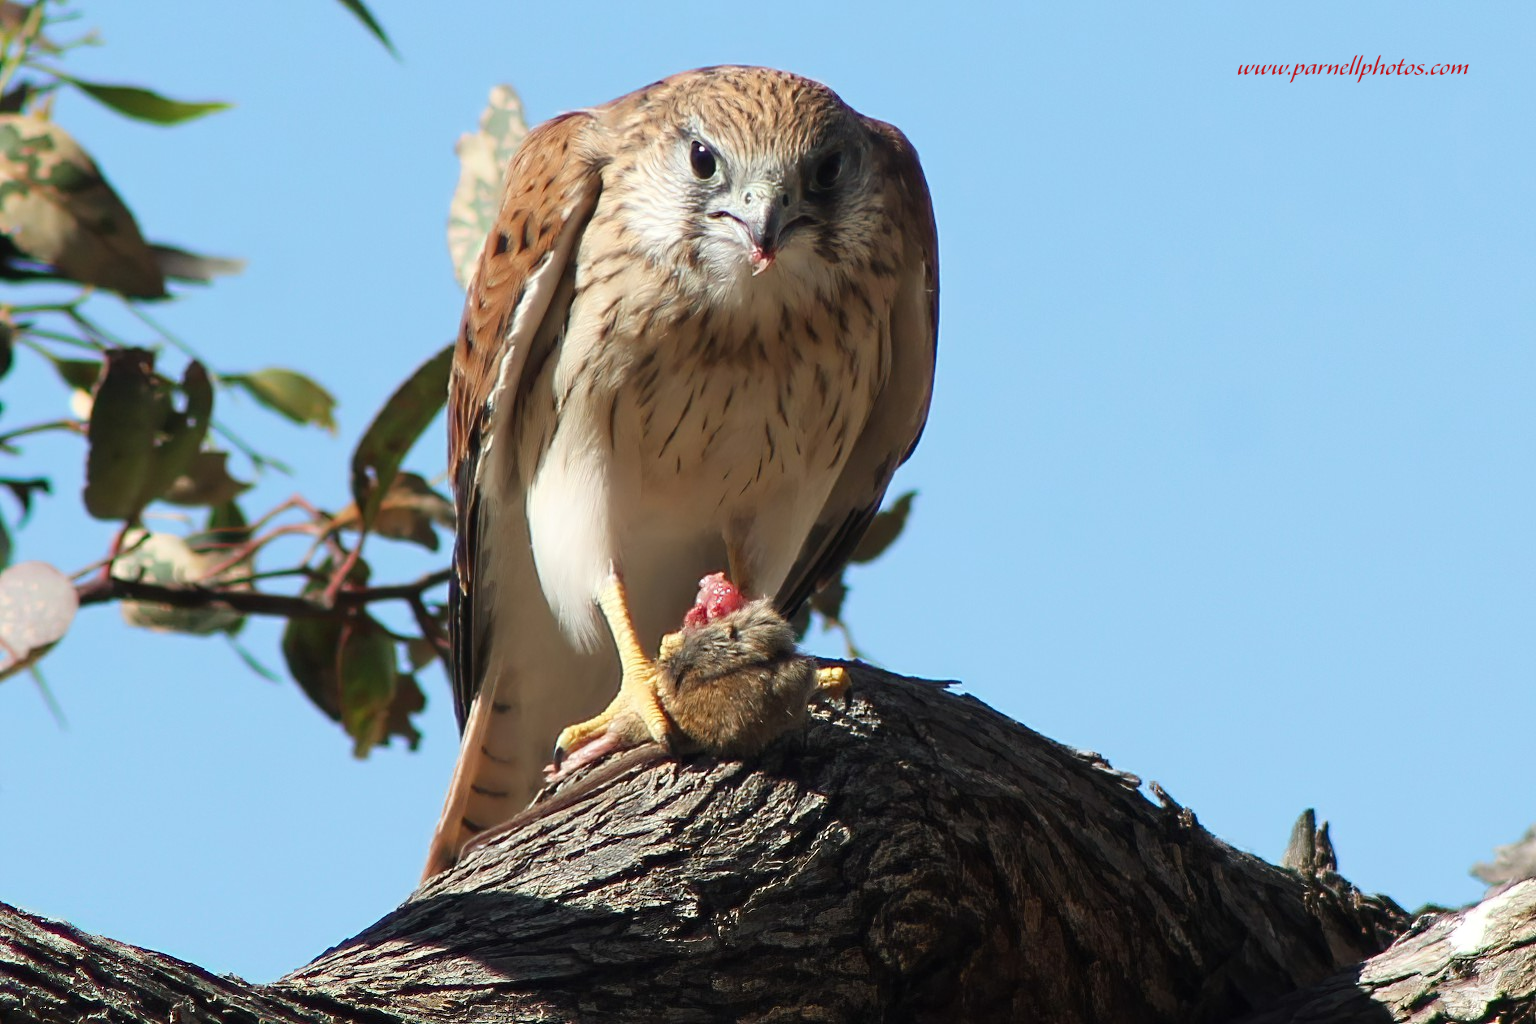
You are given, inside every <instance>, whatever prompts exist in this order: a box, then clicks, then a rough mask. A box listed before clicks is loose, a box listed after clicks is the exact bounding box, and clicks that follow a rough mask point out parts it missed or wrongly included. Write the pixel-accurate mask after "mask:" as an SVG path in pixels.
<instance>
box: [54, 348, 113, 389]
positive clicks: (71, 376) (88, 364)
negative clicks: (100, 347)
mask: <svg viewBox="0 0 1536 1024" xmlns="http://www.w3.org/2000/svg"><path fill="white" fill-rule="evenodd" d="M49 361H50V362H52V363H53V368H54V369H55V370H57V371H58V373H59V379H60V380H62V381H63V382H64V383H65V384H66V385H68V386H69V387H71V388H74V389H75V390H76V391H89V390H91V389H92V388H93V387H95V386H96V380H97V378H99V377H100V376H101V360H99V359H60V358H58V357H57V356H50V357H49Z"/></svg>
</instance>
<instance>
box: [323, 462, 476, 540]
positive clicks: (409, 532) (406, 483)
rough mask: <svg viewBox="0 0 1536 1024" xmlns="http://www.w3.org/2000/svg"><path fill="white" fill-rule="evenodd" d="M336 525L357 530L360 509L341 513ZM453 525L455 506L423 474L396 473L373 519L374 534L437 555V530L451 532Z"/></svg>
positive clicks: (354, 507) (350, 508) (355, 507)
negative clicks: (440, 528) (434, 488)
mask: <svg viewBox="0 0 1536 1024" xmlns="http://www.w3.org/2000/svg"><path fill="white" fill-rule="evenodd" d="M333 522H334V524H335V525H336V526H338V527H340V528H342V529H348V528H353V529H355V528H356V527H357V526H358V515H357V506H356V505H352V506H350V507H349V508H347V509H346V510H344V511H342V512H341V513H339V514H338V515H337V516H336V518H335V520H333ZM453 525H454V522H453V502H451V501H449V500H448V499H447V498H445V497H444V496H443V495H441V494H439V493H437V492H436V491H434V490H433V489H432V487H431V486H430V485H429V484H428V483H427V482H426V480H424V479H422V477H421V475H420V474H418V473H397V474H395V479H394V482H393V483H391V484H390V485H389V489H388V490H387V491H385V492H384V500H383V502H382V503H380V505H379V507H378V509H377V514H376V515H375V516H374V520H373V532H374V533H376V534H378V535H379V536H380V537H388V538H389V539H391V540H405V541H410V542H411V543H413V544H420V545H421V546H422V547H424V548H426V549H427V550H428V551H436V550H437V548H438V543H439V542H438V539H437V530H436V529H434V527H439V526H440V527H442V528H443V529H445V530H452V529H453Z"/></svg>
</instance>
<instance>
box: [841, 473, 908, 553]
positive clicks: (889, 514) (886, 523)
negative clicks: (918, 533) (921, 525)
mask: <svg viewBox="0 0 1536 1024" xmlns="http://www.w3.org/2000/svg"><path fill="white" fill-rule="evenodd" d="M916 496H917V492H916V491H908V492H907V493H906V494H903V495H902V496H901V497H899V498H897V499H896V503H895V504H893V505H891V506H890V507H889V508H887V509H885V510H884V511H882V512H881V513H880V514H879V515H877V516H875V518H874V519H873V520H872V521H871V522H870V524H869V529H868V530H865V531H864V536H863V537H860V538H859V543H858V544H857V545H855V546H854V549H853V554H852V555H850V556H848V560H849V561H850V562H859V563H864V562H873V561H874V560H875V559H877V558H879V557H880V556H881V555H883V554H885V549H886V548H888V547H890V546H891V545H892V544H894V543H895V542H896V538H897V537H900V536H901V531H902V529H903V528H904V527H905V526H906V525H907V514H908V513H909V512H911V511H912V499H913V498H915V497H916Z"/></svg>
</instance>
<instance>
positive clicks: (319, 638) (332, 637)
mask: <svg viewBox="0 0 1536 1024" xmlns="http://www.w3.org/2000/svg"><path fill="white" fill-rule="evenodd" d="M340 648H341V623H340V622H338V621H336V620H335V619H289V620H288V625H287V626H285V627H284V628H283V644H282V650H283V661H284V663H285V664H287V666H288V674H289V675H291V676H292V677H293V681H294V682H296V683H298V684H299V688H300V689H302V690H303V691H304V693H305V695H306V696H308V697H309V699H310V700H311V701H313V702H314V705H315V707H317V708H319V709H320V710H321V711H322V712H324V713H325V716H326V717H327V718H330V719H333V720H335V721H338V722H339V721H341V695H340V693H339V692H338V690H337V687H336V652H337V651H338V650H340Z"/></svg>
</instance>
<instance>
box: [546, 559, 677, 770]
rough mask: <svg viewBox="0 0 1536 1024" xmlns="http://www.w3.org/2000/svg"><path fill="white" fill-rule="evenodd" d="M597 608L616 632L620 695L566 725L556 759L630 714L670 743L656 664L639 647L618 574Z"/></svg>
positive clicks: (600, 596)
mask: <svg viewBox="0 0 1536 1024" xmlns="http://www.w3.org/2000/svg"><path fill="white" fill-rule="evenodd" d="M597 604H598V607H599V608H601V609H602V611H603V618H605V619H607V620H608V631H609V632H610V633H612V634H613V643H614V646H615V647H617V648H618V652H619V668H620V670H621V672H622V673H623V675H622V676H621V678H620V680H619V693H618V696H616V697H614V698H613V703H611V704H609V705H608V706H607V707H606V708H604V709H603V711H602V713H601V714H599V715H598V716H597V717H596V718H590V719H588V720H587V721H585V722H579V723H577V724H576V725H573V726H570V727H568V728H566V729H565V730H564V731H563V732H561V733H560V738H559V739H558V740H557V741H556V742H555V760H556V762H558V761H559V760H560V758H561V757H562V756H563V755H565V754H568V753H570V752H571V751H573V750H575V749H576V748H577V747H580V746H582V745H584V744H586V743H589V742H591V741H592V740H594V739H596V738H597V737H599V736H601V735H603V734H604V733H606V732H607V731H608V728H609V726H610V725H611V724H612V723H613V720H614V719H615V718H618V717H620V716H621V715H625V714H629V715H634V716H635V717H637V718H639V720H640V721H641V722H642V723H643V724H644V726H645V730H646V732H648V733H649V734H650V737H651V739H653V740H655V741H656V742H658V743H665V742H667V738H668V736H669V735H670V734H671V732H672V726H671V723H670V721H669V720H668V719H667V713H666V712H665V711H663V710H662V707H661V701H660V699H659V698H658V697H657V696H656V682H657V678H658V673H657V670H656V663H655V662H653V661H652V660H651V659H650V657H649V656H648V655H647V654H646V653H645V650H644V649H643V648H642V647H641V646H640V638H639V637H638V636H637V635H636V633H635V620H634V619H633V618H632V617H631V616H630V614H629V597H628V595H627V594H626V593H625V590H624V581H623V580H622V579H620V578H619V576H618V574H617V573H615V574H614V575H612V576H610V577H608V582H607V583H605V584H603V588H602V590H601V591H600V592H599V593H598V595H597Z"/></svg>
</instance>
